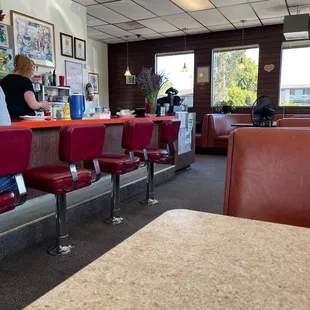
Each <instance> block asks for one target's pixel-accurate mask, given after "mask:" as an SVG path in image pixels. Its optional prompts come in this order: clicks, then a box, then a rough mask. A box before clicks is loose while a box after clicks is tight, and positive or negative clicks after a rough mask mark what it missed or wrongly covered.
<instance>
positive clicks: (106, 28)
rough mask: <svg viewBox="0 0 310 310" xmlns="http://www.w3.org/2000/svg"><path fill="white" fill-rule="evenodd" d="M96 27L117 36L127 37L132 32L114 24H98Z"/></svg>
mask: <svg viewBox="0 0 310 310" xmlns="http://www.w3.org/2000/svg"><path fill="white" fill-rule="evenodd" d="M95 29H98V30H101V31H103V32H105V33H107V34H110V35H112V36H116V37H125V36H129V35H130V34H131V33H130V32H128V31H125V30H123V29H121V28H118V27H115V26H113V25H105V26H98V27H95Z"/></svg>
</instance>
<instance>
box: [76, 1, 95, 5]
mask: <svg viewBox="0 0 310 310" xmlns="http://www.w3.org/2000/svg"><path fill="white" fill-rule="evenodd" d="M74 2H77V3H79V4H82V5H92V4H97V2H96V1H94V0H74Z"/></svg>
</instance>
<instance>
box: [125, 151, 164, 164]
mask: <svg viewBox="0 0 310 310" xmlns="http://www.w3.org/2000/svg"><path fill="white" fill-rule="evenodd" d="M126 153H127V151H126ZM133 153H134V154H135V156H137V157H139V158H140V159H141V160H144V154H143V150H133ZM147 156H148V159H149V161H150V162H152V163H154V164H159V163H160V162H162V161H165V160H167V159H168V158H169V153H168V151H167V150H165V149H155V148H147Z"/></svg>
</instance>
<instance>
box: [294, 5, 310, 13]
mask: <svg viewBox="0 0 310 310" xmlns="http://www.w3.org/2000/svg"><path fill="white" fill-rule="evenodd" d="M290 12H291V14H297V13H298V14H310V3H309V4H306V5H299V6H298V12H297V6H291V7H290Z"/></svg>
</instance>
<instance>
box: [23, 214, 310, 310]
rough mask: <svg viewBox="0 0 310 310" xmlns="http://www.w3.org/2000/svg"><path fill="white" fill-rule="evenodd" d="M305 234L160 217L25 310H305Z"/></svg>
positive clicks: (308, 278) (308, 268)
mask: <svg viewBox="0 0 310 310" xmlns="http://www.w3.org/2000/svg"><path fill="white" fill-rule="evenodd" d="M309 239H310V230H309V229H308V228H301V227H295V226H288V225H281V224H274V223H268V222H261V221H254V220H248V219H241V218H234V217H228V216H223V215H215V214H209V213H204V212H196V211H190V210H172V211H168V212H166V213H164V214H163V215H161V216H160V217H158V218H157V219H156V220H154V221H153V222H151V223H150V224H149V225H147V226H145V227H144V228H142V229H141V230H139V231H138V232H137V233H135V234H134V235H132V236H131V237H129V238H128V239H126V240H125V241H124V242H122V243H121V244H119V245H117V246H116V247H115V248H113V249H112V250H110V251H109V252H108V253H106V254H104V255H103V256H101V257H100V258H98V259H97V260H95V261H94V262H92V263H91V264H90V265H88V266H86V267H85V268H84V269H82V270H81V271H79V272H78V273H76V274H75V275H73V276H72V277H70V278H69V279H67V280H66V281H64V282H63V283H61V284H60V285H59V286H57V287H56V288H54V289H52V290H51V291H50V292H48V293H47V294H45V295H44V296H42V297H41V298H39V299H38V300H37V301H35V302H34V303H33V304H31V305H30V306H28V307H26V308H25V309H28V310H31V309H33V310H34V309H63V310H65V309H68V310H69V309H88V310H91V309H111V310H112V309H113V310H114V309H149V310H152V309H178V310H179V309H217V310H224V309H231V310H240V309H281V310H285V309H287V310H292V309H299V310H303V309H304V310H309V309H310V290H309V283H310V246H309V245H308V244H309Z"/></svg>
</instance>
